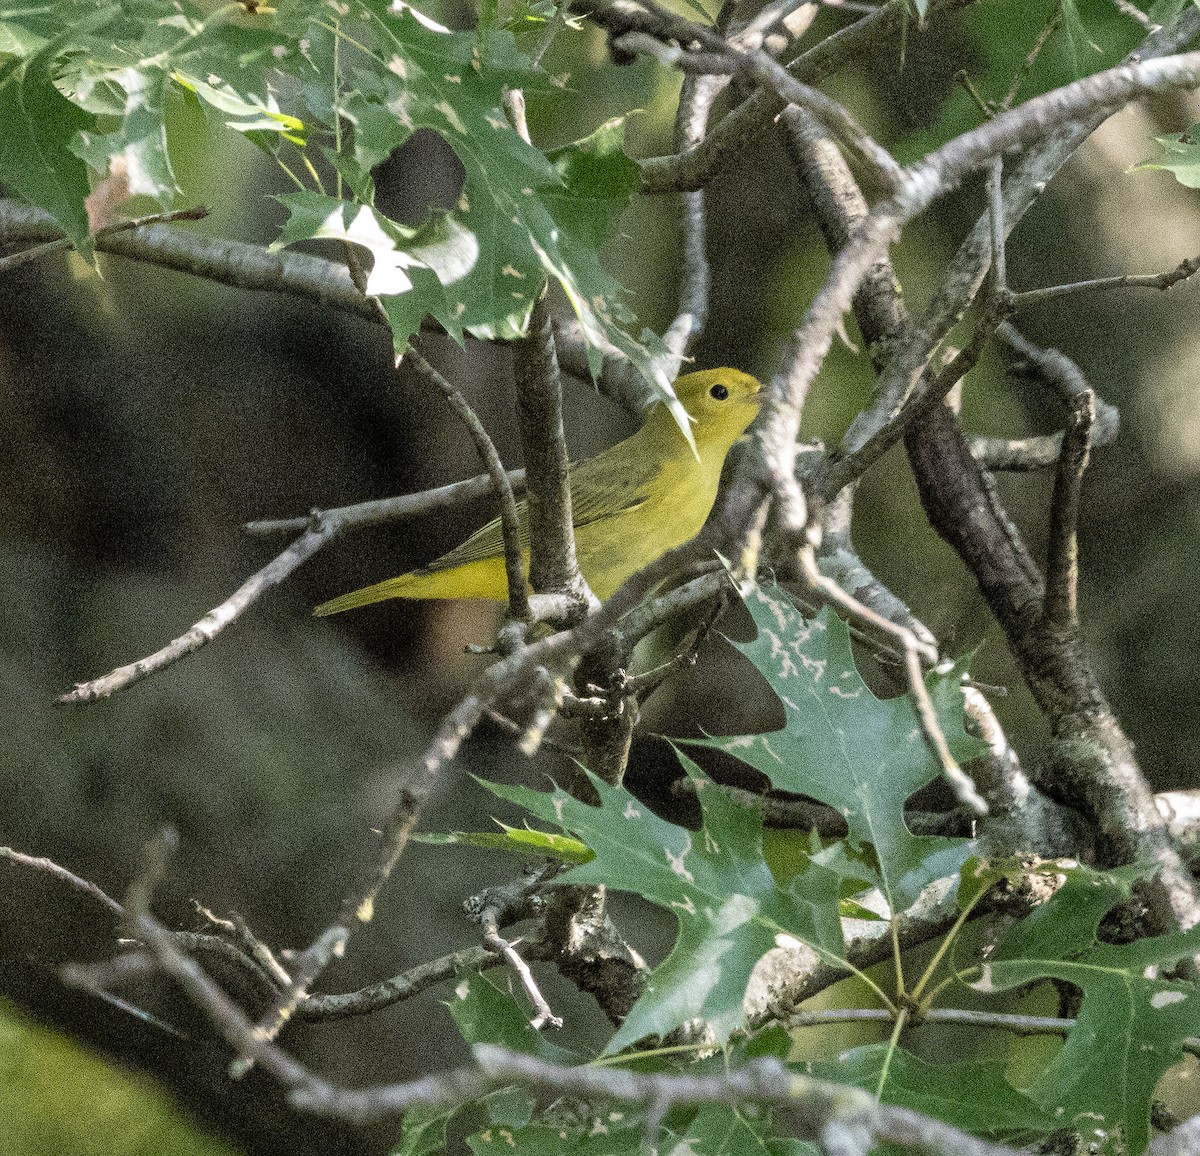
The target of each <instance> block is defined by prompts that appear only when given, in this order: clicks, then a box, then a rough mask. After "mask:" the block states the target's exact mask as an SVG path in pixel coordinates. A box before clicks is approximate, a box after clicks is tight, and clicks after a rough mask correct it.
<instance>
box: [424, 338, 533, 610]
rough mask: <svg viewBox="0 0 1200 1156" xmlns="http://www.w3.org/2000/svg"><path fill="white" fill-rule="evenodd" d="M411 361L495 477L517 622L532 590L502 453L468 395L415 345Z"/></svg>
mask: <svg viewBox="0 0 1200 1156" xmlns="http://www.w3.org/2000/svg"><path fill="white" fill-rule="evenodd" d="M408 358H409V362H410V364H411V365H412V366H413V368H414V369H416V370H417V372H418V373H420V374H421V376H422V377H424V378H425V379H426V380H427V381H429V382H432V384H433V385H435V386H436V387H437V389H438V390H439V391H440V392H441V394H442V396H443V397H445V399H446V400H447V401H448V402H449V403H450V408H451V409H452V410H454V412H455V413H456V414H457V415H458V417H459V420H460V421H461V422H462V423H463V425H465V426H466V427H467V431H468V432H469V433H470V435H471V440H472V441H473V442H474V443H475V450H476V452H477V453H478V454H479V457H480V458H481V459H482V461H483V464H484V467H485V468H486V469H487V472H488V477H490V478H491V479H492V486H493V488H494V489H495V492H496V497H497V499H498V500H499V502H500V528H501V530H502V532H503V535H504V570H505V574H506V575H507V577H508V612H509V615H510V616H511V617H512V618H513V619H514V620H516V621H518V622H523V621H525V620H527V619H528V618H529V593H528V590H527V589H526V579H525V560H524V558H523V556H522V552H521V524H520V518H519V517H518V514H517V502H516V499H515V498H514V497H513V492H512V486H511V485H510V484H509V481H508V475H507V474H506V473H505V472H504V465H503V463H502V462H501V461H500V455H499V454H498V453H497V452H496V446H495V443H494V442H493V441H492V439H491V437H490V435H489V434H488V432H487V430H486V429H484V428H483V422H481V421H480V420H479V415H478V414H476V412H475V411H474V410H473V409H472V408H471V406H470V405H469V404H468V403H467V400H466V398H464V397H463V395H462V394H461V393H460V392H459V391H458V390H457V389H455V388H454V386H452V385H451V384H450V382H448V381H447V380H446V379H445V377H443V376H442V374H440V373H439V372H438V371H437V370H436V369H434V367H433V366H432V365H430V364H429V362H428V361H426V360H425V358H424V357H422V356H421V354H420V353H418V352H417V351H416V350H415V349H412V350H410V351H409V353H408Z"/></svg>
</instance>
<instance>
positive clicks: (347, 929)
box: [231, 783, 430, 1078]
mask: <svg viewBox="0 0 1200 1156" xmlns="http://www.w3.org/2000/svg"><path fill="white" fill-rule="evenodd" d="M429 786H430V784H429V783H423V784H422V785H421V787H420V788H419V789H415V788H406V789H405V790H403V791H401V792H400V797H399V798H398V799H397V800H396V803H395V805H394V806H393V807H392V811H391V814H390V815H389V816H388V821H387V824H386V825H385V828H384V835H383V847H382V850H381V852H380V855H379V857H378V859H377V861H376V864H375V867H374V868H373V870H372V871H371V872H370V873H369V875H368V877H367V880H366V882H365V883H364V884H362V885H361V886H360V887H358V888H356V889H355V890H353V891H352V892H350V894H349V895H347V896H346V897H345V898H344V899H343V900H342V909H341V912H340V914H339V917H338V921H337V922H336V923H334V924H333V925H331V926H330V927H327V928H326V929H325V930H324V931H323V932H321V934H320V935H319V936H318V937H317V938H316V939H315V940H314V941H313V942H312V943H311V944H310V945H309V946H308V947H307V948H305V950H304V951H302V952H300V953H299V954H298V955H297V956H296V957H295V958H294V959H293V960H292V961H291V965H292V967H291V983H290V984H289V985H288V987H286V988H284V990H283V991H281V992H280V993H279V995H278V996H277V998H276V999H275V1001H274V1004H273V1005H272V1007H271V1008H270V1010H269V1011H267V1013H266V1014H265V1015H263V1016H262V1017H261V1018H260V1020H259V1022H258V1024H257V1026H256V1028H255V1033H256V1035H257V1037H258V1038H259V1039H261V1040H264V1041H267V1040H274V1039H275V1038H276V1037H277V1036H278V1035H279V1032H280V1031H281V1030H282V1029H283V1027H284V1025H285V1024H286V1023H287V1022H288V1021H289V1020H290V1019H291V1018H292V1017H293V1016H294V1015H295V1012H296V1009H297V1008H298V1007H299V1006H300V1005H301V1004H302V1003H303V1002H304V1001H305V1000H306V999H307V998H308V993H309V989H310V988H311V987H312V985H313V982H314V981H315V980H316V979H317V977H318V976H320V974H321V973H322V972H323V971H324V970H325V968H327V967H328V966H329V964H330V963H331V962H332V961H333V960H334V959H337V958H340V957H341V956H343V955H344V954H345V952H346V945H347V944H348V943H349V941H350V937H351V935H352V934H353V929H354V928H355V927H359V926H361V925H363V924H366V923H370V922H371V920H372V919H373V918H374V917H375V901H376V899H377V898H378V896H379V892H380V890H381V889H382V888H383V885H384V884H385V883H386V882H387V881H388V879H389V878H390V877H391V874H392V871H393V869H394V868H395V866H396V863H397V862H398V861H399V859H400V856H401V855H402V854H403V853H404V850H405V848H406V847H407V846H408V841H409V838H410V837H411V836H412V833H413V831H414V830H415V828H416V825H417V820H418V818H419V817H420V813H421V805H422V804H423V803H424V801H425V798H426V797H427V795H428V791H429ZM254 1059H255V1057H253V1056H243V1057H242V1058H241V1059H240V1060H239V1061H238V1062H237V1063H236V1064H234V1066H233V1068H232V1069H231V1074H232V1075H233V1076H234V1077H235V1078H236V1077H240V1076H242V1075H244V1074H245V1073H246V1072H247V1071H248V1070H249V1068H250V1066H251V1064H252V1063H253V1061H254Z"/></svg>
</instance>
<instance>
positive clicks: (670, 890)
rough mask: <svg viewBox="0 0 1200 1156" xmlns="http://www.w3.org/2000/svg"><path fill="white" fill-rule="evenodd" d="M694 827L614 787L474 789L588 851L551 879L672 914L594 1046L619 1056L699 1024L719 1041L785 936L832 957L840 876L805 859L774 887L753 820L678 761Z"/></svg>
mask: <svg viewBox="0 0 1200 1156" xmlns="http://www.w3.org/2000/svg"><path fill="white" fill-rule="evenodd" d="M680 761H681V762H682V764H683V767H684V770H685V771H686V772H687V773H688V775H689V777H690V778H691V779H692V781H693V782H694V783H695V785H696V791H697V797H698V799H699V800H700V806H701V809H702V811H703V815H704V821H703V825H702V826H701V828H700V830H699V831H689V830H687V829H686V828H684V827H677V826H676V825H675V824H673V823H668V822H667V821H666V820H665V819H660V818H659V817H658V816H657V815H655V814H654V813H653V812H652V811H650V810H649V809H648V808H647V807H645V806H644V805H643V804H642V803H640V802H638V800H637V799H635V798H634V797H633V796H632V795H631V794H630V793H629V792H628V791H626V790H625V789H624V788H622V787H611V786H608V785H607V784H605V783H603V782H601V781H599V780H597V779H595V778H594V777H593V779H592V781H593V784H594V785H595V788H596V791H597V793H598V795H599V797H600V806H599V807H592V806H589V805H587V804H586V803H581V802H580V801H579V800H578V799H575V798H573V797H572V796H571V795H569V794H567V792H566V791H563V790H561V789H556V790H554V791H553V792H550V793H543V792H540V791H533V790H530V789H528V788H526V787H510V786H502V785H500V784H496V783H484V786H486V787H487V788H488V790H490V791H492V792H494V793H495V794H497V795H499V796H500V797H501V798H504V799H509V800H510V801H512V802H515V803H519V804H520V805H521V806H523V807H525V808H526V809H527V810H529V811H530V812H531V813H532V814H534V815H536V816H538V818H540V819H543V820H545V821H546V822H550V823H555V824H557V825H559V826H560V827H562V828H563V829H564V830H567V831H571V832H572V833H574V834H575V835H576V836H578V837H579V838H580V839H582V840H583V842H584V843H586V844H587V846H588V847H590V848H591V850H592V851H593V852H594V854H595V858H594V859H593V860H592V861H591V862H590V863H586V864H583V865H581V866H579V867H575V868H572V869H571V870H570V871H568V872H566V873H565V874H564V875H561V876H559V877H558V879H556V880H555V882H556V883H557V882H570V883H603V884H606V885H608V886H610V887H616V888H618V889H621V890H625V891H631V892H634V893H635V894H638V895H641V896H642V897H643V898H644V899H646V900H648V901H649V902H651V903H655V904H658V905H659V906H661V907H665V908H667V909H668V910H670V911H671V912H673V913H674V915H675V917H676V919H677V921H678V923H679V938H678V940H677V942H676V944H675V947H674V948H673V949H672V951H671V953H670V955H669V956H668V957H667V959H666V960H665V961H664V962H663V963H662V964H661V965H660V966H659V967H657V968H655V970H654V973H653V975H652V976H651V977H650V981H649V983H648V984H647V987H646V991H645V992H644V993H643V995H642V996H641V998H640V999H639V1000H638V1002H637V1003H636V1004H635V1005H634V1007H633V1008H632V1009H631V1011H630V1013H629V1015H628V1016H627V1017H626V1019H625V1022H624V1023H623V1024H622V1025H621V1027H620V1028H619V1029H618V1030H617V1033H616V1035H615V1036H614V1037H613V1038H612V1040H611V1041H610V1042H609V1044H608V1047H607V1048H606V1049H605V1050H606V1052H607V1053H612V1052H616V1051H620V1049H621V1048H623V1047H625V1046H627V1045H628V1044H632V1043H634V1042H636V1041H637V1040H639V1039H642V1038H643V1037H645V1036H651V1035H657V1036H662V1035H665V1034H666V1033H668V1032H670V1031H672V1030H673V1029H675V1028H677V1027H679V1026H680V1025H681V1024H684V1023H686V1022H688V1021H689V1020H691V1019H694V1018H697V1017H700V1018H702V1019H703V1020H704V1021H705V1022H706V1023H707V1024H708V1025H709V1026H710V1028H711V1030H712V1031H713V1033H714V1035H715V1038H716V1039H717V1040H718V1041H719V1042H724V1041H725V1040H726V1039H728V1038H729V1035H730V1033H731V1032H732V1031H734V1030H735V1029H737V1028H739V1027H741V1026H742V1025H743V1023H744V1016H743V1012H742V1000H743V998H744V996H745V993H746V985H747V983H748V982H749V979H750V973H751V972H752V971H753V970H754V966H755V964H756V963H757V962H758V961H759V960H760V959H761V958H762V956H763V955H764V954H765V953H766V952H767V951H769V950H771V949H772V948H773V947H775V946H777V945H778V944H779V943H780V942H786V941H787V937H792V938H794V939H798V940H801V941H803V942H804V943H807V944H809V945H811V946H812V947H814V948H815V949H817V950H819V951H821V952H822V953H823V954H825V955H826V956H827V957H830V958H835V959H837V958H840V956H841V952H842V950H843V942H842V929H841V923H840V920H839V918H838V889H839V885H840V878H839V876H838V875H837V874H836V873H835V872H833V871H831V870H829V869H828V868H825V867H822V866H820V865H818V864H816V863H813V864H811V865H810V866H809V868H808V869H807V870H806V871H804V872H803V873H801V874H800V875H798V876H797V877H796V879H795V880H793V881H792V882H791V884H790V885H789V886H788V887H786V888H785V887H781V886H780V885H779V884H778V883H777V882H776V880H775V878H774V877H773V876H772V874H771V871H770V869H769V868H768V866H767V864H766V862H765V861H764V859H763V852H762V819H761V816H760V815H759V813H758V812H757V811H755V810H752V809H750V808H745V807H739V806H738V805H736V804H735V803H733V802H732V801H731V800H730V799H729V798H728V797H727V796H726V795H725V794H724V793H723V792H721V791H720V790H719V789H717V788H716V787H714V785H713V784H712V782H711V780H709V779H707V778H706V777H705V776H704V775H703V773H702V772H701V771H700V769H699V767H697V766H696V765H695V763H693V762H692V761H691V760H690V759H688V758H686V757H685V756H683V755H680Z"/></svg>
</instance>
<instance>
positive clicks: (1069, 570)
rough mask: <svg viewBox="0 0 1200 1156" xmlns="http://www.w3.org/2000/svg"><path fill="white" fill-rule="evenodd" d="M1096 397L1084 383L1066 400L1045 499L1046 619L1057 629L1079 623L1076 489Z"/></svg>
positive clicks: (1084, 466)
mask: <svg viewBox="0 0 1200 1156" xmlns="http://www.w3.org/2000/svg"><path fill="white" fill-rule="evenodd" d="M1095 420H1096V395H1095V394H1094V393H1093V392H1092V391H1091V390H1090V389H1089V388H1087V387H1086V386H1085V387H1084V388H1083V389H1081V390H1080V391H1079V392H1078V393H1076V394H1075V396H1074V397H1073V398H1072V399H1071V402H1070V408H1069V409H1068V411H1067V425H1066V429H1065V430H1064V431H1063V440H1062V453H1061V455H1060V456H1059V459H1058V472H1057V474H1056V475H1055V479H1054V495H1053V497H1052V498H1051V501H1050V543H1049V548H1048V551H1047V557H1046V598H1045V602H1044V606H1043V612H1042V613H1043V615H1044V617H1045V619H1046V621H1047V623H1049V624H1051V625H1053V626H1057V627H1060V628H1062V629H1072V628H1074V627H1075V626H1076V625H1077V624H1078V613H1079V605H1078V599H1079V595H1078V587H1079V544H1078V531H1079V493H1080V489H1081V487H1082V484H1083V474H1084V471H1085V470H1086V469H1087V464H1088V455H1089V453H1090V451H1091V433H1092V425H1093V423H1094V422H1095Z"/></svg>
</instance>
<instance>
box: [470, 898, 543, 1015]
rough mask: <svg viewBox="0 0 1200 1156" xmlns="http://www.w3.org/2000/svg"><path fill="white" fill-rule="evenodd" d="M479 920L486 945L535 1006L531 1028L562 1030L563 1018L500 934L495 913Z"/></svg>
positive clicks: (525, 964)
mask: <svg viewBox="0 0 1200 1156" xmlns="http://www.w3.org/2000/svg"><path fill="white" fill-rule="evenodd" d="M479 920H480V923H481V924H482V925H483V941H484V943H486V944H487V945H488V947H490V948H491V949H492V951H494V952H496V953H497V954H498V955H500V956H501V957H503V959H504V961H505V962H506V963H507V964H508V966H509V967H511V968H512V969H513V971H515V972H516V973H517V976H518V978H519V979H520V981H521V986H522V987H523V988H524V989H525V994H526V995H527V996H528V997H529V1001H530V1003H532V1004H533V1007H534V1010H535V1011H536V1012H537V1014H536V1015H535V1016H534V1017H533V1019H532V1020H530V1021H529V1026H530V1027H531V1028H533V1030H534V1031H535V1032H540V1031H541V1030H542V1028H544V1027H545V1026H546V1025H547V1024H549V1025H550V1026H551V1027H552V1028H561V1027H562V1025H563V1021H562V1016H556V1015H555V1014H554V1011H553V1009H552V1008H551V1007H550V1005H549V1004H548V1003H547V1002H546V997H545V996H544V995H542V991H541V988H539V987H538V984H537V980H536V979H534V978H533V972H532V971H530V970H529V964H527V963H526V962H525V961H524V960H523V959H522V958H521V957H520V956H519V955H518V954H517V949H516V948H515V947H514V946H513V945H512V944H511V943H510V942H509V941H508V940H507V939H505V938H504V936H503V935H501V934H500V928H499V926H498V925H497V922H496V913H495V911H493V910H488V911H484V912H482V913H481V914H480V917H479Z"/></svg>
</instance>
